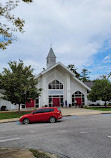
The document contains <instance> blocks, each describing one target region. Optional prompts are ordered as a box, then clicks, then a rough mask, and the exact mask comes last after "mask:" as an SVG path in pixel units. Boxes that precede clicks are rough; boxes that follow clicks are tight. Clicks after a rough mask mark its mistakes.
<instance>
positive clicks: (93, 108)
mask: <svg viewBox="0 0 111 158" xmlns="http://www.w3.org/2000/svg"><path fill="white" fill-rule="evenodd" d="M86 109H92V110H100V111H111V107H87V108H86Z"/></svg>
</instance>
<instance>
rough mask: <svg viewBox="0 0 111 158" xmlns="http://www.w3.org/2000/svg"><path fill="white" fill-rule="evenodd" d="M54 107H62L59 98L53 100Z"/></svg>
mask: <svg viewBox="0 0 111 158" xmlns="http://www.w3.org/2000/svg"><path fill="white" fill-rule="evenodd" d="M53 106H60V100H59V98H53Z"/></svg>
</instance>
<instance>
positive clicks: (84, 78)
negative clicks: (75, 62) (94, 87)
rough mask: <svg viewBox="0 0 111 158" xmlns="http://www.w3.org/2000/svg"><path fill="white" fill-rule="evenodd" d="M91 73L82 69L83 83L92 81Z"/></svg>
mask: <svg viewBox="0 0 111 158" xmlns="http://www.w3.org/2000/svg"><path fill="white" fill-rule="evenodd" d="M89 73H90V72H89V71H88V70H87V69H82V72H81V80H82V81H83V82H87V81H90V80H89V76H88V75H89Z"/></svg>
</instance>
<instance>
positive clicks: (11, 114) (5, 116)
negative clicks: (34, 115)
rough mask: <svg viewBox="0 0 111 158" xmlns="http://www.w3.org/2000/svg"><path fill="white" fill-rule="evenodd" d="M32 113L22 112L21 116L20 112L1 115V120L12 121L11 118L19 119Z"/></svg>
mask: <svg viewBox="0 0 111 158" xmlns="http://www.w3.org/2000/svg"><path fill="white" fill-rule="evenodd" d="M30 112H31V111H27V112H23V111H22V112H20V114H19V113H18V112H4V113H0V120H2V119H11V118H19V117H20V116H22V115H24V114H28V113H30Z"/></svg>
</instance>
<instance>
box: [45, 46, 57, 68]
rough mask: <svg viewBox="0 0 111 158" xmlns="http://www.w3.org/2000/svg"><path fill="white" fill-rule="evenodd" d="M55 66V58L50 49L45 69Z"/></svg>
mask: <svg viewBox="0 0 111 158" xmlns="http://www.w3.org/2000/svg"><path fill="white" fill-rule="evenodd" d="M54 64H56V56H55V54H54V51H53V49H52V48H50V50H49V53H48V56H47V68H49V67H51V66H53V65H54Z"/></svg>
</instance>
